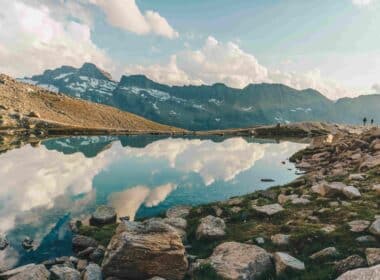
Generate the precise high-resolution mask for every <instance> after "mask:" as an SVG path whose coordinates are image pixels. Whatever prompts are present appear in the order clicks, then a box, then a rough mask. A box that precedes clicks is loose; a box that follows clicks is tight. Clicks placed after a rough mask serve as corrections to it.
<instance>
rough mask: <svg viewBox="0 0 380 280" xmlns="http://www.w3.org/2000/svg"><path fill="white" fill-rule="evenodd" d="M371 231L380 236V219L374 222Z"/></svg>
mask: <svg viewBox="0 0 380 280" xmlns="http://www.w3.org/2000/svg"><path fill="white" fill-rule="evenodd" d="M369 232H370V233H372V234H373V235H376V236H377V237H380V219H377V220H376V221H374V222H373V223H372V225H371V226H370V228H369Z"/></svg>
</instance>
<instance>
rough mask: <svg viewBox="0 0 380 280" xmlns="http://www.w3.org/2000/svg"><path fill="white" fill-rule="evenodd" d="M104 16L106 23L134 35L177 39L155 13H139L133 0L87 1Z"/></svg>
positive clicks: (168, 25) (176, 33)
mask: <svg viewBox="0 0 380 280" xmlns="http://www.w3.org/2000/svg"><path fill="white" fill-rule="evenodd" d="M89 1H90V2H91V3H92V4H95V5H97V6H99V7H100V8H101V9H102V10H103V11H104V13H105V14H106V17H107V20H108V22H109V23H110V24H111V25H113V26H115V27H118V28H121V29H124V30H128V31H130V32H133V33H136V34H140V35H143V34H149V33H153V34H157V35H160V36H163V37H167V38H170V39H173V38H176V37H178V32H177V31H175V30H174V29H173V28H172V27H171V26H170V24H169V23H168V21H167V20H166V19H165V18H164V17H162V16H161V15H160V14H159V13H157V12H155V11H146V12H145V13H144V14H143V13H142V12H141V11H140V9H139V7H138V6H137V4H136V1H135V0H89Z"/></svg>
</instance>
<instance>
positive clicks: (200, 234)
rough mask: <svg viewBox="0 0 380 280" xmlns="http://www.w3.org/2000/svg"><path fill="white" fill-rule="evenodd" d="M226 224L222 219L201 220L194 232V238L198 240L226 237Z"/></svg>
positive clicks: (209, 218) (210, 217) (205, 218)
mask: <svg viewBox="0 0 380 280" xmlns="http://www.w3.org/2000/svg"><path fill="white" fill-rule="evenodd" d="M225 229H226V224H225V223H224V221H223V219H221V218H218V217H214V216H211V215H209V216H207V217H204V218H202V219H201V222H200V224H199V226H198V228H197V231H196V238H197V239H198V240H200V239H217V238H220V237H223V236H224V235H226V232H225Z"/></svg>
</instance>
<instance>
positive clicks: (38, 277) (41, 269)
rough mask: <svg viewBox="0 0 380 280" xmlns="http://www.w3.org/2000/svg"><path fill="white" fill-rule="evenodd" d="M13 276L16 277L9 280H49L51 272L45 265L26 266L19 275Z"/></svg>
mask: <svg viewBox="0 0 380 280" xmlns="http://www.w3.org/2000/svg"><path fill="white" fill-rule="evenodd" d="M18 269H20V268H18ZM18 269H16V270H18ZM13 271H15V270H13ZM10 273H12V272H10ZM13 275H14V276H12V277H10V278H9V279H8V280H48V279H49V277H50V272H49V270H47V269H46V268H45V266H44V265H42V264H40V265H30V266H24V267H22V268H21V269H20V270H19V271H18V273H16V274H13Z"/></svg>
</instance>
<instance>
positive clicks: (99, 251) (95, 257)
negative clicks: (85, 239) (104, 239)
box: [90, 245, 106, 263]
mask: <svg viewBox="0 0 380 280" xmlns="http://www.w3.org/2000/svg"><path fill="white" fill-rule="evenodd" d="M105 252H106V248H104V246H102V245H99V246H98V247H97V248H96V249H95V250H94V252H92V253H91V254H90V260H91V261H93V262H94V263H101V262H102V260H103V257H104V254H105Z"/></svg>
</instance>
